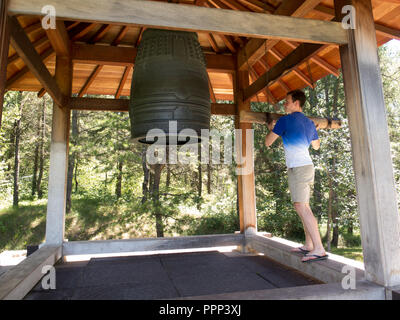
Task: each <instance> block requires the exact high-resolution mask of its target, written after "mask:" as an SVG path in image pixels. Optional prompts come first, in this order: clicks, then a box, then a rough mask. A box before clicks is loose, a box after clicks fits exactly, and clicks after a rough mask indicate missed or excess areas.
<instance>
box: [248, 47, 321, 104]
mask: <svg viewBox="0 0 400 320" xmlns="http://www.w3.org/2000/svg"><path fill="white" fill-rule="evenodd" d="M324 47H325V46H324V45H320V44H310V43H308V44H301V45H300V46H299V47H298V48H297V49H295V50H294V51H293V52H291V53H290V54H289V55H288V56H286V57H285V59H283V60H281V61H280V62H278V63H277V64H276V65H274V66H273V67H272V68H271V69H270V70H269V71H267V72H266V73H264V74H263V75H262V76H260V77H259V78H258V80H257V81H255V82H254V83H253V84H252V85H251V86H249V87H248V88H245V89H244V94H243V98H244V99H246V100H248V99H250V98H251V97H253V96H254V95H255V94H256V93H258V92H260V91H261V90H263V89H264V88H265V87H266V85H267V84H266V81H267V79H268V82H269V84H271V83H273V82H275V81H276V80H277V79H279V78H280V77H281V76H282V75H283V74H284V73H287V72H290V71H291V70H292V69H294V68H296V67H297V66H298V65H299V64H301V63H303V62H305V61H306V60H307V59H309V58H310V57H311V56H313V55H315V54H317V53H318V52H319V51H320V50H322V49H324Z"/></svg>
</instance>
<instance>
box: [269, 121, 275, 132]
mask: <svg viewBox="0 0 400 320" xmlns="http://www.w3.org/2000/svg"><path fill="white" fill-rule="evenodd" d="M275 124H276V120H273V121H271V122H269V123H267V128H268V130H269V131H272V130H273V129H274V127H275Z"/></svg>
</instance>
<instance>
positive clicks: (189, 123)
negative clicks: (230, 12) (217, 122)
mask: <svg viewBox="0 0 400 320" xmlns="http://www.w3.org/2000/svg"><path fill="white" fill-rule="evenodd" d="M129 116H130V120H131V134H132V139H133V140H134V141H139V142H141V143H147V144H152V143H154V142H155V140H154V139H146V135H147V133H148V132H149V130H151V129H161V130H163V131H164V132H165V134H166V141H165V143H166V144H184V143H186V142H187V141H188V140H189V137H188V138H187V139H186V140H185V141H179V139H177V135H178V134H179V133H180V132H181V130H182V129H187V128H190V129H193V130H194V132H195V134H190V136H193V137H192V142H193V141H195V142H200V139H198V138H200V136H201V129H209V127H210V116H211V111H210V93H209V87H208V77H207V70H206V63H205V59H204V55H203V52H202V50H201V47H200V44H199V41H198V38H197V34H196V33H193V32H183V31H171V30H158V29H147V30H146V31H144V32H143V38H142V41H141V43H140V45H139V48H138V53H137V56H136V61H135V68H134V72H133V78H132V87H131V97H130V104H129ZM170 121H176V122H170ZM171 124H172V126H171ZM174 127H175V128H176V129H174ZM171 128H172V129H171ZM156 141H157V138H156Z"/></svg>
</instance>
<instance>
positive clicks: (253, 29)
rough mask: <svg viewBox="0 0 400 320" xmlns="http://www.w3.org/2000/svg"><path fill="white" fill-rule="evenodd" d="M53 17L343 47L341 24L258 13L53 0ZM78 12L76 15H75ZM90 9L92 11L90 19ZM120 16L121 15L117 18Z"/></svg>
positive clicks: (22, 10)
mask: <svg viewBox="0 0 400 320" xmlns="http://www.w3.org/2000/svg"><path fill="white" fill-rule="evenodd" d="M10 1H11V2H10V9H9V10H10V12H11V13H13V14H34V15H39V16H40V15H42V13H41V8H42V7H43V6H44V5H46V4H47V2H46V1H47V0H31V1H29V2H26V1H25V0H10ZM52 5H54V6H55V8H56V10H57V17H59V18H60V19H65V20H82V21H89V22H94V23H115V24H121V25H128V26H129V25H133V26H146V27H157V28H169V29H176V30H185V31H196V32H197V31H199V32H201V31H203V32H209V33H222V34H226V35H236V36H244V37H251V38H263V39H265V38H274V39H289V40H298V41H301V42H311V43H335V44H344V43H346V42H347V37H346V32H345V30H344V29H343V28H342V25H341V23H338V22H327V21H321V20H313V19H302V18H293V17H286V16H276V15H265V14H263V13H255V12H242V11H234V10H219V9H214V8H206V7H199V6H184V5H177V4H172V3H165V2H155V1H129V2H126V1H124V2H123V1H121V0H113V1H110V0H96V1H95V0H88V1H77V0H72V1H69V2H65V1H63V0H53V1H52ZM77 8H79V10H77ZM93 8H96V15H95V18H94V16H93ZM121 13H123V14H121Z"/></svg>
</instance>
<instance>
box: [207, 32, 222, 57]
mask: <svg viewBox="0 0 400 320" xmlns="http://www.w3.org/2000/svg"><path fill="white" fill-rule="evenodd" d="M206 35H207V39H208V42H209V43H210V45H211V47H212V48H213V50H214V51H215V52H216V53H218V52H220V50H219V48H218V45H217V42H216V41H215V38H214V37H213V35H212V34H211V33H207V34H206Z"/></svg>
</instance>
